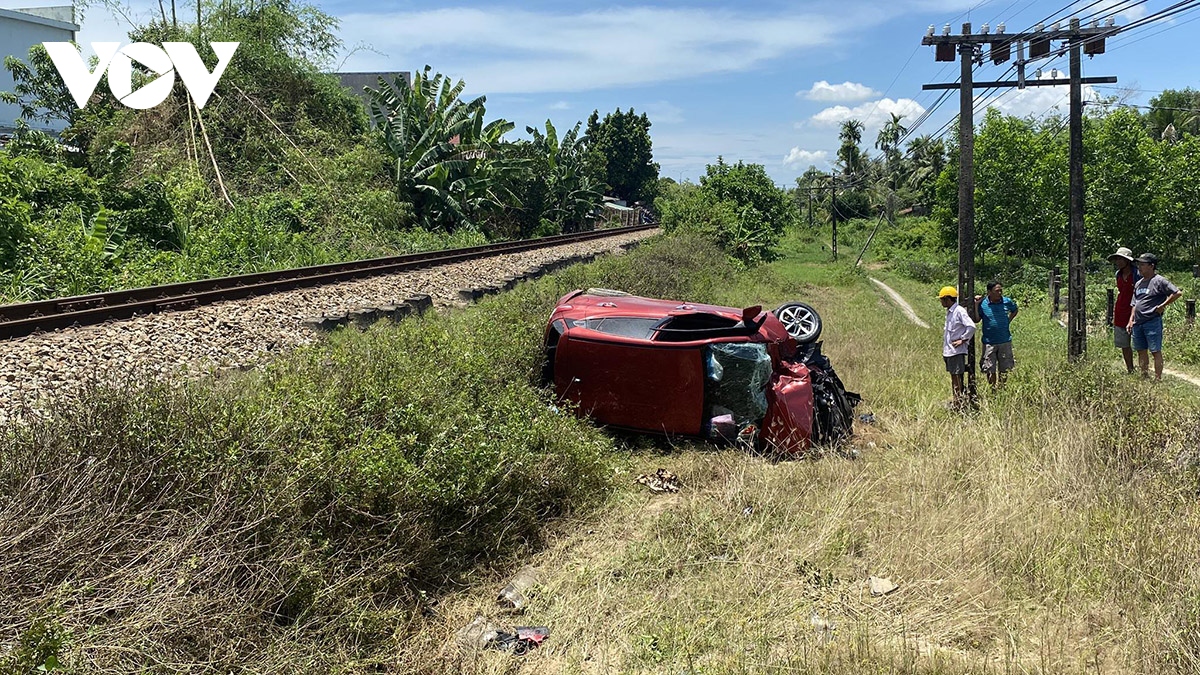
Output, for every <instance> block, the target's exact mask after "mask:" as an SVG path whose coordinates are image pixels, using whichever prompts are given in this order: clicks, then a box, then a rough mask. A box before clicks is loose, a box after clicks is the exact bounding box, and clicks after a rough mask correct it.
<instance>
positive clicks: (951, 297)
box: [938, 286, 975, 408]
mask: <svg viewBox="0 0 1200 675" xmlns="http://www.w3.org/2000/svg"><path fill="white" fill-rule="evenodd" d="M938 299H939V300H941V302H942V307H945V308H946V330H945V333H944V334H943V336H942V358H943V359H944V360H945V361H946V372H948V373H950V389H951V390H952V391H953V392H954V407H955V408H961V407H962V405H963V403H965V400H964V396H963V373H964V372H966V370H967V345H968V343H970V341H971V339H972V338H974V337H975V322H974V321H972V320H971V315H970V314H969V313H968V312H967V310H966V308H965V307H963V306H962V305H960V304H958V290H957V289H955V288H954V287H953V286H943V287H942V290H941V291H939V292H938Z"/></svg>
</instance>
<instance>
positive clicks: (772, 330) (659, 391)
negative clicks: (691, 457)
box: [543, 289, 860, 455]
mask: <svg viewBox="0 0 1200 675" xmlns="http://www.w3.org/2000/svg"><path fill="white" fill-rule="evenodd" d="M820 334H821V319H820V316H818V314H817V312H816V310H814V309H813V308H812V307H809V306H808V305H806V304H804V303H799V302H794V303H788V304H785V305H783V306H782V307H779V308H778V309H776V310H774V311H773V312H766V311H763V309H762V308H761V307H748V308H746V309H735V308H732V307H718V306H714V305H702V304H698V303H683V302H676V301H673V300H656V299H651V298H642V297H638V296H634V295H629V294H627V293H622V292H620V291H611V290H606V289H589V290H587V291H582V290H579V291H573V292H571V293H568V294H567V295H564V296H563V297H562V298H560V299H559V301H558V305H557V306H556V307H555V308H554V311H553V312H552V313H551V315H550V320H549V321H548V323H547V325H546V333H545V350H546V360H545V367H544V371H543V378H544V380H545V382H546V383H548V384H550V383H552V384H553V386H554V389H555V392H556V393H557V394H558V396H559V397H560V398H562V399H565V400H568V401H571V402H573V403H574V404H575V405H576V407H577V410H578V411H579V412H580V413H581V414H584V415H587V416H589V417H591V418H592V419H594V420H596V421H597V422H599V423H601V424H604V425H607V426H610V427H615V428H620V429H628V430H634V431H645V432H655V433H662V434H667V435H671V436H692V437H700V438H707V439H710V440H713V441H718V442H720V441H728V442H739V443H743V444H745V445H747V446H749V447H752V448H754V449H756V450H761V451H764V452H769V453H774V454H782V455H798V454H802V453H804V452H805V451H807V450H808V449H809V448H810V447H812V446H813V445H814V444H816V445H826V444H834V443H837V442H839V441H841V440H842V439H844V438H846V437H847V436H849V435H850V433H851V429H852V424H853V419H854V415H853V410H854V406H855V405H857V404H858V402H859V400H860V398H859V396H858V395H857V394H854V393H851V392H848V391H846V389H845V387H844V386H843V385H842V382H841V380H839V379H838V376H837V374H836V373H835V372H834V371H833V367H832V366H831V365H830V363H829V359H828V358H826V357H825V356H824V355H822V354H821V343H820V342H818V341H817V338H819V337H820Z"/></svg>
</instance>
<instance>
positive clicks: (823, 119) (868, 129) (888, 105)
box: [811, 98, 925, 138]
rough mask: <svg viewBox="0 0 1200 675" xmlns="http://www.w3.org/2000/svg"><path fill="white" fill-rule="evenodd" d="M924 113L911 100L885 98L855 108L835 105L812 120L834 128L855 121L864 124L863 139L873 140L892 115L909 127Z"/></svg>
mask: <svg viewBox="0 0 1200 675" xmlns="http://www.w3.org/2000/svg"><path fill="white" fill-rule="evenodd" d="M924 112H925V108H924V107H922V106H921V104H920V103H917V102H916V101H914V100H912V99H911V98H902V99H898V100H892V99H890V98H883V99H880V100H878V101H867V102H866V103H863V104H861V105H856V106H854V107H853V108H850V107H847V106H844V105H835V106H833V107H831V108H826V109H824V110H822V111H821V112H819V113H817V114H816V115H813V116H812V118H811V120H812V123H813V124H816V125H818V126H825V127H834V126H837V125H839V124H841V123H842V122H845V121H846V120H849V119H855V120H858V121H859V122H862V123H863V130H864V134H863V138H872V137H873V135H874V134H873V132H874V131H878V130H879V129H880V128H881V127H882V126H883V125H884V124H885V123H887V121H888V120H890V119H891V118H892V113H895V114H897V115H901V116H902V117H903V118H904V120H903V121H902V122H901V124H905V126H907V125H908V124H911V123H912V122H913V121H914V120H916V119H917V118H918V117H920V115H921V113H924ZM906 123H907V124H906Z"/></svg>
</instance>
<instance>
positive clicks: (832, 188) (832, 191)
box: [829, 174, 838, 262]
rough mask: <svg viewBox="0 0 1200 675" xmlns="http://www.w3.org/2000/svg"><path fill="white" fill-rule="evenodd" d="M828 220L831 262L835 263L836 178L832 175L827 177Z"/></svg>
mask: <svg viewBox="0 0 1200 675" xmlns="http://www.w3.org/2000/svg"><path fill="white" fill-rule="evenodd" d="M829 220H830V222H831V223H833V228H832V230H833V241H832V245H833V261H834V262H837V221H838V207H837V176H835V175H833V174H830V176H829Z"/></svg>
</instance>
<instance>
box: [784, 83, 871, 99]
mask: <svg viewBox="0 0 1200 675" xmlns="http://www.w3.org/2000/svg"><path fill="white" fill-rule="evenodd" d="M878 95H879V92H877V91H875V90H874V89H872V88H870V87H868V86H867V85H865V84H859V83H857V82H843V83H841V84H829V83H828V82H826V81H825V80H820V81H817V82H813V86H812V88H811V89H809V90H808V91H798V92H796V96H803V97H804V98H807V99H808V100H810V101H865V100H867V99H869V98H871V97H872V96H878Z"/></svg>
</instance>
